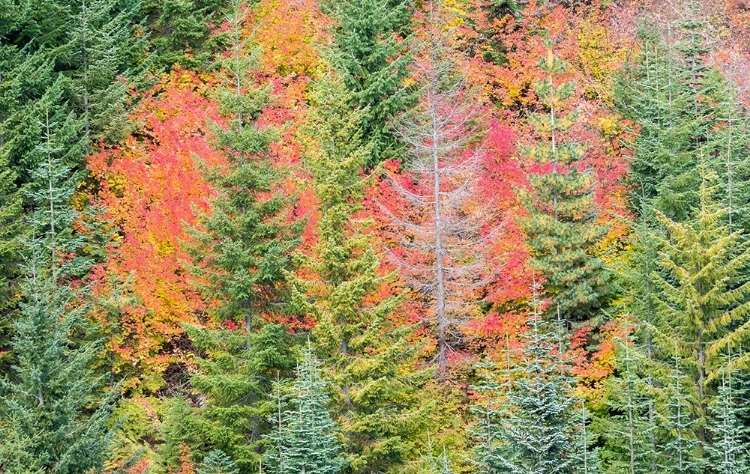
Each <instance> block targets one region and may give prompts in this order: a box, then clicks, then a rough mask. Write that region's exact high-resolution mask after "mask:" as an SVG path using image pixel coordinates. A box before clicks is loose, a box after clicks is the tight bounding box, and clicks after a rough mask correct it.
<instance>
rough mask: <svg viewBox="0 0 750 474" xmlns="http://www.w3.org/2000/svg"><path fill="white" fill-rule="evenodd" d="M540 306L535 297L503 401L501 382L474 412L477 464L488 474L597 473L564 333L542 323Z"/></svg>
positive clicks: (493, 387) (558, 327) (486, 387)
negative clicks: (476, 417)
mask: <svg viewBox="0 0 750 474" xmlns="http://www.w3.org/2000/svg"><path fill="white" fill-rule="evenodd" d="M538 304H539V303H538V301H537V300H536V296H535V300H534V303H533V306H534V307H533V311H532V314H531V315H530V317H529V320H528V323H527V325H528V330H527V332H525V333H524V335H523V341H524V348H523V353H522V354H521V360H520V362H519V363H518V364H517V365H516V366H515V367H514V369H513V371H512V373H511V374H510V376H511V377H512V379H511V380H510V381H509V383H508V384H507V385H506V390H505V393H502V395H503V396H504V400H503V401H502V402H501V401H500V400H499V399H498V398H494V399H493V397H492V396H493V395H494V397H497V396H498V395H499V394H498V389H499V385H498V384H497V382H492V381H490V384H491V385H487V384H485V385H484V386H483V387H484V388H483V390H482V391H484V392H489V393H490V398H489V400H488V401H485V403H486V404H487V405H486V406H484V407H483V406H481V405H480V406H479V407H477V409H476V412H477V413H478V414H480V415H481V417H482V419H480V420H478V422H479V423H480V426H481V428H480V429H479V430H477V434H478V448H477V452H476V455H477V457H476V462H477V464H478V465H479V466H481V467H482V470H483V471H484V472H488V473H496V472H497V473H499V472H508V473H518V474H521V473H523V474H532V473H533V474H552V473H575V472H582V470H583V469H584V466H586V467H587V468H588V469H587V470H588V472H592V473H593V472H598V471H597V470H596V463H595V456H593V455H592V453H591V452H590V446H589V444H590V441H591V440H589V439H586V438H585V437H584V433H585V431H584V427H585V426H586V425H585V424H586V423H588V421H587V420H586V419H584V418H582V417H581V416H580V414H579V416H577V407H578V405H579V404H580V403H581V401H580V400H579V399H578V398H577V397H576V396H575V394H574V389H575V382H576V381H575V377H574V376H573V375H572V374H571V365H570V361H569V360H566V356H565V354H564V353H563V352H561V349H563V347H564V345H565V344H564V341H563V339H564V336H563V333H562V328H561V327H560V326H558V325H557V324H556V323H549V322H546V321H543V320H542V319H541V316H540V313H539V310H538ZM488 389H489V390H488ZM501 403H502V404H501ZM500 407H502V408H500ZM579 418H580V419H579Z"/></svg>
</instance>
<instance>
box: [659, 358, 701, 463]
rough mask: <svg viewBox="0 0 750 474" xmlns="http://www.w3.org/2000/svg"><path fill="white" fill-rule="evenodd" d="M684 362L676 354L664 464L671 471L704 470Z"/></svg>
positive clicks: (670, 390) (671, 377) (670, 391)
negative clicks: (687, 388) (683, 370)
mask: <svg viewBox="0 0 750 474" xmlns="http://www.w3.org/2000/svg"><path fill="white" fill-rule="evenodd" d="M681 365H682V359H681V358H680V357H679V356H676V357H675V358H674V368H673V371H672V373H671V374H670V376H669V378H670V381H669V382H670V384H669V386H668V390H669V393H670V399H669V403H668V405H667V409H668V414H667V423H666V428H667V430H668V432H669V441H668V442H667V443H666V444H665V445H664V449H663V452H662V458H663V461H662V462H663V463H664V464H662V466H661V467H662V469H664V471H666V472H668V473H674V474H691V473H696V472H702V469H703V464H704V463H703V458H702V453H701V451H700V450H701V443H700V441H699V440H698V439H697V437H696V435H695V432H696V431H697V427H698V423H699V420H698V419H697V418H696V417H695V415H694V412H693V410H692V407H691V403H690V398H689V395H688V393H687V392H686V391H685V387H684V385H685V382H686V378H687V377H686V376H685V374H684V373H683V372H682V367H681Z"/></svg>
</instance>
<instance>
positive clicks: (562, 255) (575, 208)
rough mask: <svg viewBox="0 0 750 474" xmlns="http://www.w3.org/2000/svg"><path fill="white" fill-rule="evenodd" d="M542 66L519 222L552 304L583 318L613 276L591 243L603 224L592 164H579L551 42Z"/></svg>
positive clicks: (566, 86) (558, 311)
mask: <svg viewBox="0 0 750 474" xmlns="http://www.w3.org/2000/svg"><path fill="white" fill-rule="evenodd" d="M548 48H549V49H548V53H547V57H546V58H542V59H541V61H540V63H539V69H540V70H541V72H542V73H543V74H544V79H543V80H542V81H541V82H540V83H538V85H537V95H538V96H539V98H540V102H541V103H542V104H544V107H545V110H544V111H543V112H540V113H536V114H532V115H531V116H530V117H529V121H530V122H531V124H532V125H534V128H535V131H536V141H535V142H534V143H533V144H532V145H530V146H528V147H527V148H526V153H527V154H528V155H529V156H530V157H531V158H532V159H533V161H534V163H535V164H537V166H538V165H541V166H542V171H541V172H532V173H530V174H529V181H530V182H531V189H530V190H529V191H528V192H527V193H525V194H524V196H523V199H524V201H525V205H526V208H527V210H528V212H529V217H528V218H526V219H525V220H524V221H523V222H522V225H523V229H524V231H525V232H526V234H527V236H528V239H527V242H528V245H529V247H530V253H531V257H532V259H531V266H532V267H533V268H534V269H535V271H537V272H539V273H540V274H541V275H543V276H544V279H545V281H544V292H545V293H546V294H547V295H549V298H550V306H549V311H550V312H551V313H553V315H554V317H556V318H557V319H558V320H560V321H566V320H578V321H580V320H586V319H589V318H591V317H592V316H593V315H594V314H595V312H596V311H597V310H598V309H599V308H601V307H602V306H603V305H604V304H605V303H606V298H607V297H608V295H609V293H610V291H611V278H610V275H609V272H608V271H607V269H606V268H605V267H604V264H603V263H602V261H601V259H600V258H599V257H598V256H596V250H595V246H596V245H597V244H598V243H599V242H600V241H601V239H602V238H603V237H604V235H605V234H606V232H607V229H606V228H605V227H604V226H602V225H600V224H598V223H596V221H595V220H596V207H595V205H594V202H593V198H594V195H593V191H594V189H593V188H594V186H595V185H596V183H595V179H594V176H593V174H592V172H591V171H590V170H581V168H580V161H581V159H582V158H583V153H584V150H583V146H582V145H581V144H580V143H577V142H575V141H573V140H572V139H570V138H569V137H567V136H566V134H567V132H569V131H570V129H571V128H572V127H573V125H574V124H575V122H576V114H575V112H567V110H566V106H569V105H570V101H571V98H572V97H573V92H574V84H573V83H558V82H556V81H557V78H558V77H559V76H560V75H561V74H563V73H564V72H565V70H566V69H567V67H568V65H567V63H565V62H563V61H561V60H560V59H558V58H556V57H555V56H554V55H553V54H552V49H551V43H550V44H549V45H548Z"/></svg>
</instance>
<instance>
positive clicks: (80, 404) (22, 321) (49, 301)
mask: <svg viewBox="0 0 750 474" xmlns="http://www.w3.org/2000/svg"><path fill="white" fill-rule="evenodd" d="M69 117H70V115H68V117H67V118H68V120H63V121H61V122H52V121H51V120H50V116H49V114H46V115H45V117H44V119H43V121H42V124H41V126H42V128H43V130H44V132H43V133H44V138H45V140H44V142H43V144H42V145H40V146H38V148H37V150H36V152H37V153H38V154H39V157H38V161H39V162H40V165H39V167H38V168H37V169H36V170H34V171H33V172H32V173H31V176H32V178H33V179H34V181H33V182H34V184H35V185H36V186H31V187H30V188H29V201H30V202H31V203H33V205H34V210H33V213H32V215H31V219H30V221H31V228H32V232H33V233H32V235H31V237H30V238H29V239H28V240H27V245H26V247H27V248H26V250H25V254H26V258H27V263H26V266H25V267H24V270H25V278H24V280H23V282H22V284H21V285H20V291H21V293H22V294H23V299H22V301H21V303H20V305H19V306H20V315H19V317H18V319H17V320H16V322H15V324H14V330H13V333H14V334H13V339H12V342H11V351H12V355H13V358H14V363H13V366H12V368H11V373H10V374H8V375H7V376H6V377H4V378H2V379H0V399H1V401H2V403H1V404H0V435H2V436H3V440H4V441H3V444H2V445H1V446H0V466H1V467H2V469H3V470H4V472H8V473H16V472H17V473H22V472H23V473H26V472H56V473H57V472H59V473H74V472H86V471H88V470H89V469H94V470H99V469H101V468H102V467H103V466H102V465H103V462H104V461H105V459H106V455H107V450H108V447H109V443H110V441H111V439H112V436H113V431H112V429H111V428H110V424H109V423H110V413H111V409H112V405H113V402H114V399H113V394H114V393H115V392H114V390H113V391H111V392H110V394H109V395H106V394H104V393H102V388H103V387H102V386H103V383H102V378H101V377H97V376H95V374H94V372H93V366H94V364H95V363H96V362H97V360H96V359H97V357H98V356H99V353H100V352H101V343H100V342H101V341H99V340H98V339H97V338H96V335H95V331H94V330H93V329H92V328H90V327H89V325H88V324H87V321H86V318H85V315H86V312H87V310H88V304H87V300H88V298H89V295H88V288H87V287H86V286H85V285H84V284H83V283H84V282H82V281H81V276H82V274H85V271H86V270H87V266H86V265H85V263H84V262H85V260H82V259H81V258H79V257H78V256H77V255H76V252H77V251H78V250H79V247H80V238H79V237H78V236H77V235H76V234H75V233H74V232H73V231H72V224H73V221H74V220H75V219H76V217H77V212H76V211H75V210H74V209H73V208H71V207H69V200H70V197H71V196H72V194H73V193H74V192H75V185H76V183H77V180H76V179H75V178H74V174H73V173H72V172H71V169H70V168H69V167H67V166H65V164H64V161H63V159H64V155H65V154H64V149H62V148H61V146H62V145H61V144H64V143H66V141H67V140H65V138H66V137H65V133H66V131H69V130H71V129H72V130H76V126H75V125H74V124H73V125H71V122H75V120H73V119H70V118H69ZM63 256H65V258H63ZM71 256H72V258H71Z"/></svg>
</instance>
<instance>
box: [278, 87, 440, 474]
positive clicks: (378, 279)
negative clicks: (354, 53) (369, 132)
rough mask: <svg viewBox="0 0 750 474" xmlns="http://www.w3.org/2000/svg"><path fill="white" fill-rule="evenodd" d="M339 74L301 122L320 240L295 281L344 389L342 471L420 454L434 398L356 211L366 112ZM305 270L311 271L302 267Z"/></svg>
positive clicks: (298, 304)
mask: <svg viewBox="0 0 750 474" xmlns="http://www.w3.org/2000/svg"><path fill="white" fill-rule="evenodd" d="M350 98H351V93H350V92H348V91H347V89H346V88H345V87H344V86H343V84H342V81H341V80H340V79H338V78H336V77H323V78H321V80H320V81H319V82H318V83H317V84H316V85H315V88H314V90H313V93H312V101H313V103H315V104H316V108H315V109H314V110H313V111H312V113H311V115H310V117H309V125H308V126H307V127H306V128H305V132H304V133H305V137H303V138H304V139H305V141H306V142H307V146H306V148H305V149H306V150H307V153H306V156H305V167H306V168H307V169H308V171H309V172H310V174H311V176H312V178H313V183H312V184H313V188H314V191H315V193H316V195H317V197H318V198H319V199H320V206H319V209H318V210H319V212H320V220H319V222H318V226H317V232H318V236H319V239H318V242H317V244H316V246H315V248H314V252H313V255H312V256H310V257H306V258H303V259H302V260H303V261H302V267H303V270H305V271H306V272H309V274H310V275H312V279H310V278H308V277H305V278H306V279H304V278H297V279H296V280H295V285H294V294H293V303H294V307H295V310H296V311H297V312H298V313H300V314H307V315H310V316H312V317H313V318H314V319H315V321H316V326H315V329H314V330H313V336H314V344H315V346H316V347H317V348H318V349H319V352H320V354H321V355H322V357H323V364H324V367H325V369H326V375H327V376H328V377H329V378H330V380H331V382H332V385H333V386H336V387H339V390H338V391H337V393H336V394H335V396H334V397H333V406H334V407H335V415H336V416H337V421H338V423H339V425H340V427H341V431H342V432H343V434H344V438H345V440H346V445H345V449H344V455H345V457H346V459H347V468H346V471H345V472H378V471H387V470H391V469H398V468H399V467H400V466H402V465H403V464H404V463H406V462H408V461H410V460H411V459H413V458H414V456H415V455H416V452H417V451H416V447H417V445H418V442H419V439H420V437H421V436H422V434H423V433H424V427H425V424H426V420H425V413H426V412H427V411H428V410H429V409H430V404H429V403H424V400H421V399H420V398H419V389H420V387H422V386H423V385H424V383H425V381H426V379H427V378H428V377H429V374H427V373H426V372H418V371H415V369H414V364H415V362H414V348H413V347H409V345H408V343H407V342H406V340H405V338H404V336H405V332H406V331H408V330H409V327H408V326H406V327H401V328H399V327H397V326H396V324H395V323H394V322H393V321H391V320H390V318H391V315H392V314H393V312H394V311H395V310H396V309H397V308H398V306H399V305H400V304H401V302H402V301H403V298H404V295H402V294H393V293H392V292H391V293H388V294H387V295H386V296H380V295H378V293H377V292H378V291H379V290H380V289H381V287H385V285H387V284H388V282H389V281H392V279H393V277H394V275H389V274H386V275H383V276H381V273H382V271H381V270H380V269H379V267H380V256H379V255H378V254H377V253H376V248H377V247H376V241H375V240H374V238H373V236H372V235H371V231H370V228H369V227H370V225H369V222H368V221H367V220H363V219H361V218H360V216H359V215H358V213H359V211H360V210H361V209H362V199H363V194H364V188H365V186H366V185H367V180H366V179H365V178H363V177H362V168H363V166H364V164H365V160H366V159H367V156H368V155H369V153H368V150H369V147H370V145H369V144H367V145H365V144H364V143H363V139H362V135H361V134H362V132H361V129H360V128H359V123H360V119H361V117H362V112H361V111H359V110H357V109H354V110H352V109H351V108H350V105H349V104H351V101H350ZM306 274H308V273H306Z"/></svg>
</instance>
